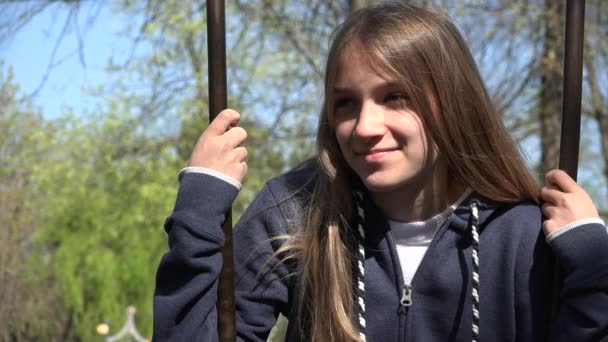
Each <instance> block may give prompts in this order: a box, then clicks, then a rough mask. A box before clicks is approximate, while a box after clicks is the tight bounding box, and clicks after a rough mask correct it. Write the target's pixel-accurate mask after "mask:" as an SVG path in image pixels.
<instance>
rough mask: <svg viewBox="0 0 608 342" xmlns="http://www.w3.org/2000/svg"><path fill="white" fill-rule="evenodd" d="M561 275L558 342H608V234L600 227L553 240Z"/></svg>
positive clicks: (587, 226) (583, 227)
mask: <svg viewBox="0 0 608 342" xmlns="http://www.w3.org/2000/svg"><path fill="white" fill-rule="evenodd" d="M550 245H551V247H552V249H553V251H554V252H555V254H556V256H557V259H558V263H559V265H560V268H561V272H562V282H563V283H562V287H561V292H560V301H559V308H558V313H557V321H556V323H555V329H556V330H555V335H554V336H555V340H556V341H581V342H584V341H589V342H591V341H608V233H607V231H606V227H605V226H603V225H602V224H599V223H589V224H584V225H581V226H578V227H576V228H575V229H570V230H568V231H566V232H564V233H562V234H560V235H559V236H556V237H555V238H554V239H552V240H551V242H550Z"/></svg>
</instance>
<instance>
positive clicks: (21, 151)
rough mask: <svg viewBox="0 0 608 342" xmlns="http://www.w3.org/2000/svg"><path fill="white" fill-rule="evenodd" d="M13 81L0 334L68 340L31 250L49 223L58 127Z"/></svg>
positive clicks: (2, 117) (0, 217)
mask: <svg viewBox="0 0 608 342" xmlns="http://www.w3.org/2000/svg"><path fill="white" fill-rule="evenodd" d="M0 66H2V64H1V63H0ZM12 77H13V75H12V71H11V69H9V72H8V75H4V74H3V73H2V72H0V108H2V109H1V110H0V130H2V132H3V134H2V135H1V136H0V160H1V162H0V164H1V165H2V167H0V227H2V229H0V303H2V304H1V305H0V321H1V322H3V325H4V326H5V327H7V329H2V330H0V341H31V340H36V339H39V338H42V337H43V336H48V334H50V333H51V332H57V334H56V335H57V336H64V337H69V336H70V335H71V334H70V332H69V326H70V322H69V320H68V319H67V317H66V315H65V314H64V313H63V312H64V306H63V303H62V301H61V298H62V296H61V293H60V292H59V291H58V290H59V289H58V288H57V286H55V283H54V282H53V280H52V274H49V272H47V271H46V270H45V269H44V267H40V259H39V254H36V253H35V252H34V251H33V248H32V246H33V245H34V241H35V235H36V233H37V232H38V229H39V227H40V226H41V225H42V224H43V221H44V217H43V215H41V213H40V208H41V207H42V206H44V203H45V200H46V198H45V196H44V188H43V187H42V184H41V183H40V181H39V177H40V175H39V172H41V171H42V170H43V168H41V167H40V166H41V164H44V160H45V158H46V157H47V156H48V154H49V149H50V148H49V145H48V142H49V141H50V140H52V139H53V137H54V133H55V128H54V127H53V126H52V125H50V124H48V123H47V122H45V120H44V119H43V118H42V114H41V113H40V111H39V109H37V108H35V107H34V106H33V105H32V104H31V103H30V101H28V100H27V98H26V97H25V96H24V95H22V94H20V91H19V88H18V87H17V86H15V85H14V83H13V80H12ZM42 172H43V171H42ZM36 317H46V319H45V320H37V319H36Z"/></svg>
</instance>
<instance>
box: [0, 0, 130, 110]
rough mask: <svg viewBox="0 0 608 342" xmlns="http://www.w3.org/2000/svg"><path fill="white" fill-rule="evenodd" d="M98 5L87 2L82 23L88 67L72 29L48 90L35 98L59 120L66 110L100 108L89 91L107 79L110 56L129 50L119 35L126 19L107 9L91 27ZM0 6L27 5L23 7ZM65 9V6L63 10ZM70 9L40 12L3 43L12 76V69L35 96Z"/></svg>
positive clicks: (1, 54) (2, 55)
mask: <svg viewBox="0 0 608 342" xmlns="http://www.w3.org/2000/svg"><path fill="white" fill-rule="evenodd" d="M93 4H94V2H87V1H83V3H82V8H81V10H80V15H79V25H80V27H81V35H82V39H83V42H84V44H83V47H84V50H83V57H84V58H83V60H84V63H85V65H86V66H83V65H82V63H81V60H80V56H79V54H78V44H77V39H76V35H75V34H74V31H69V32H68V33H67V34H66V35H65V38H64V39H63V40H62V41H61V43H60V45H59V48H58V50H57V53H56V56H55V61H58V62H59V63H58V65H56V66H54V67H53V68H52V69H51V71H50V73H49V75H48V78H47V80H46V82H45V83H44V85H43V87H42V88H41V89H40V91H39V92H38V93H37V95H36V96H34V97H33V101H34V103H35V104H36V105H38V106H39V107H41V108H42V109H43V114H44V115H45V116H46V117H48V118H53V117H57V116H59V115H60V114H61V113H62V111H63V110H62V109H63V108H65V107H66V106H69V107H72V108H74V109H75V110H76V111H77V112H81V111H82V110H84V109H86V108H91V106H93V105H94V102H93V101H94V99H93V98H91V97H87V96H85V94H84V93H83V92H82V90H83V88H85V87H90V86H94V85H96V84H100V83H103V82H104V81H105V80H106V73H105V71H104V66H105V64H106V62H107V60H108V58H109V57H110V56H111V55H112V54H114V55H117V54H118V55H120V54H121V53H123V52H124V51H127V49H128V47H129V46H130V41H129V40H126V39H118V38H117V36H116V35H115V34H114V33H115V32H116V31H118V30H119V29H120V28H121V20H120V18H117V17H116V16H114V15H113V14H112V13H111V11H110V9H109V8H108V7H107V6H105V7H102V8H101V10H100V12H99V14H98V16H97V18H96V20H95V21H93V23H92V25H91V26H89V27H87V24H86V19H87V17H88V16H89V15H92V14H93V13H94V12H93V11H94V10H95V8H94V7H93ZM0 6H13V7H14V6H25V5H23V4H19V5H15V4H11V5H2V4H0ZM62 6H63V7H62ZM66 16H67V11H66V8H65V6H64V5H62V4H59V5H57V6H51V7H50V8H47V10H45V11H44V12H42V13H41V14H39V15H38V16H37V17H36V18H35V19H34V20H32V21H31V22H30V23H29V24H28V25H26V26H25V27H24V28H23V29H21V30H20V31H19V32H18V34H16V35H15V36H13V37H12V38H11V39H9V40H8V41H5V42H2V44H0V60H3V61H4V65H3V66H2V69H3V71H4V73H5V74H6V71H7V70H8V68H9V67H11V68H12V69H13V72H14V82H15V83H17V84H19V86H20V88H21V91H22V93H24V94H32V93H33V92H34V91H35V90H36V89H38V87H39V86H40V84H41V83H42V82H43V79H44V75H45V74H46V71H47V68H48V65H49V63H50V61H51V59H52V58H51V57H52V51H53V48H54V46H55V44H56V40H57V37H59V35H60V32H61V30H62V29H63V25H64V23H65V20H66Z"/></svg>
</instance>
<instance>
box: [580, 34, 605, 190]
mask: <svg viewBox="0 0 608 342" xmlns="http://www.w3.org/2000/svg"><path fill="white" fill-rule="evenodd" d="M585 50H586V53H585V55H584V61H585V69H586V70H587V84H588V86H589V89H590V91H591V113H592V117H593V118H594V119H595V121H597V126H598V129H599V133H600V137H601V145H600V147H601V153H602V157H603V159H604V170H603V173H604V178H605V179H606V180H608V115H607V113H606V112H605V110H604V108H605V107H604V105H603V103H604V100H603V98H602V93H601V92H600V84H599V81H598V77H597V76H598V75H597V74H596V72H597V71H596V69H595V63H594V62H593V56H592V54H591V47H590V46H589V44H588V42H586V44H585Z"/></svg>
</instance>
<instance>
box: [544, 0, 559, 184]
mask: <svg viewBox="0 0 608 342" xmlns="http://www.w3.org/2000/svg"><path fill="white" fill-rule="evenodd" d="M564 23H565V20H564V1H562V0H546V1H545V24H544V25H545V32H544V43H543V55H542V63H541V67H540V73H541V74H540V75H541V77H540V79H541V91H540V103H539V107H540V131H541V148H542V150H541V151H542V155H541V165H540V171H541V172H542V173H543V174H544V173H545V172H546V171H548V170H550V169H554V168H557V166H558V162H559V142H560V127H561V125H560V112H561V101H562V93H563V91H562V74H563V71H562V61H563V56H564V52H563V51H564V50H563V49H564V48H563V46H564V44H563V42H564Z"/></svg>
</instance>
